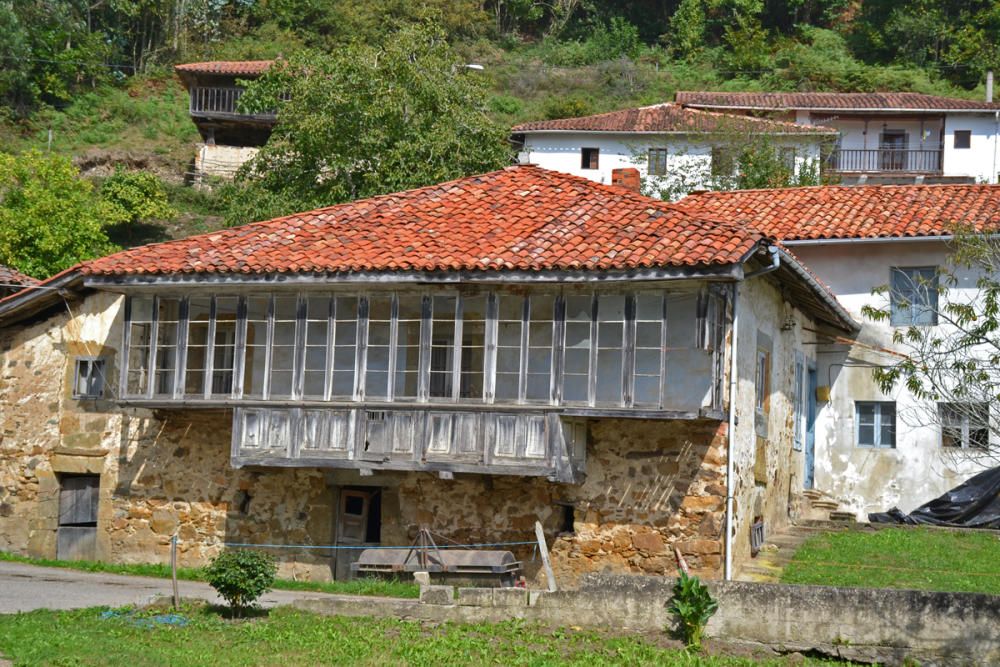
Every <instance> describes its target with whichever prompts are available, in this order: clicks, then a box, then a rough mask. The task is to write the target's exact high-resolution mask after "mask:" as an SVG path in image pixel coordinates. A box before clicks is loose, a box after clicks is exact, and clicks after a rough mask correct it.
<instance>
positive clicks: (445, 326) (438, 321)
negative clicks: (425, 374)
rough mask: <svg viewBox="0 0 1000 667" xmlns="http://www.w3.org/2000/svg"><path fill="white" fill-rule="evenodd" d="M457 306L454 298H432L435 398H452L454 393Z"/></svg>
mask: <svg viewBox="0 0 1000 667" xmlns="http://www.w3.org/2000/svg"><path fill="white" fill-rule="evenodd" d="M456 305H457V298H456V297H454V296H435V297H433V298H432V310H431V313H432V315H431V317H432V321H431V365H430V395H431V396H432V397H435V398H450V397H451V396H452V393H453V392H452V369H453V368H454V361H455V308H456Z"/></svg>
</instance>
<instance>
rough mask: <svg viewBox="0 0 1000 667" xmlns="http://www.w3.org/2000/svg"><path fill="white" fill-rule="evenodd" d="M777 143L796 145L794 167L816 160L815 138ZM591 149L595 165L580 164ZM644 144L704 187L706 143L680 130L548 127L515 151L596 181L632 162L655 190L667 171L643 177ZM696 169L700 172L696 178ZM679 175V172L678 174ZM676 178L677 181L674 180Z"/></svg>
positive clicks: (778, 139)
mask: <svg viewBox="0 0 1000 667" xmlns="http://www.w3.org/2000/svg"><path fill="white" fill-rule="evenodd" d="M774 144H775V145H776V146H779V147H794V148H795V149H796V169H797V170H798V169H801V168H802V167H803V166H804V165H807V164H809V163H814V164H818V160H819V157H820V141H819V138H818V137H815V136H808V137H790V136H780V137H775V138H774ZM584 148H597V149H599V151H600V158H599V160H598V167H599V168H598V169H583V168H582V150H583V149H584ZM650 148H667V149H668V150H669V156H668V159H667V171H668V172H672V173H673V174H675V175H677V176H674V178H684V179H685V180H686V181H687V185H689V186H690V189H705V188H707V187H708V185H709V184H708V178H709V177H710V176H711V165H712V146H711V143H709V142H705V141H692V140H690V139H689V138H687V137H685V136H683V135H650V134H641V133H630V134H626V133H622V134H615V133H610V132H607V133H605V132H551V133H548V132H547V133H533V134H527V135H525V141H524V147H523V149H522V150H521V152H520V153H519V154H518V161H519V162H521V163H522V164H529V163H530V164H537V165H538V166H540V167H543V168H545V169H552V170H553V171H561V172H563V173H567V174H573V175H575V176H582V177H584V178H588V179H590V180H592V181H596V182H598V183H605V184H610V183H611V172H612V171H613V170H615V169H620V168H623V167H635V168H637V169H638V170H639V174H640V176H641V177H642V178H643V179H649V181H648V185H649V187H650V189H651V190H653V191H655V190H658V189H659V188H661V187H666V186H667V185H668V184H669V181H670V179H671V178H672V177H671V176H669V175H668V176H667V177H655V176H654V177H652V178H650V177H649V162H648V151H649V149H650ZM698 174H701V175H702V177H701V178H698ZM681 175H682V176H681ZM675 182H678V181H675Z"/></svg>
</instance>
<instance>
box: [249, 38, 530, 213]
mask: <svg viewBox="0 0 1000 667" xmlns="http://www.w3.org/2000/svg"><path fill="white" fill-rule="evenodd" d="M482 76H483V75H482V74H480V73H478V72H474V71H467V69H466V68H465V66H464V64H463V63H462V61H461V60H460V59H459V58H458V57H457V56H456V54H455V53H454V52H453V51H452V50H451V48H450V47H449V46H448V44H447V43H446V42H445V41H444V39H443V36H442V34H441V32H440V31H438V30H437V29H434V28H430V27H427V26H425V25H421V26H415V27H409V28H404V29H402V30H400V31H398V32H397V33H395V34H394V35H393V36H392V37H391V38H390V39H388V40H387V41H386V43H385V44H384V45H382V46H373V45H369V44H352V45H349V46H346V47H344V48H342V49H338V50H337V51H335V52H334V53H331V54H320V53H316V52H303V53H301V54H300V55H298V56H295V57H293V58H292V59H291V60H289V61H287V62H283V63H281V64H279V65H277V66H275V67H272V68H271V69H270V70H269V71H268V72H267V74H265V75H264V76H262V77H261V78H260V79H258V80H256V81H253V82H248V83H247V90H246V93H245V94H244V95H243V97H242V98H241V99H240V103H241V104H242V105H243V108H244V109H245V110H246V111H250V112H253V111H260V110H263V109H277V111H278V123H277V125H276V126H275V129H274V133H273V134H272V135H271V138H270V140H269V141H268V143H267V145H266V146H264V147H263V149H262V150H261V151H260V152H259V153H258V154H257V156H256V157H255V158H254V159H253V160H252V161H251V162H249V163H248V164H247V165H245V166H244V168H243V169H242V170H241V173H240V174H239V175H238V182H237V184H236V186H235V188H236V191H235V192H233V191H232V190H231V191H230V196H229V199H230V201H235V200H238V201H241V202H243V205H242V206H239V207H237V210H236V211H235V212H234V214H233V215H231V216H230V221H231V222H248V221H250V220H252V219H261V218H264V217H271V216H274V215H278V214H281V213H290V212H293V211H295V210H303V209H307V208H315V207H317V206H326V205H330V204H335V203H338V202H344V201H349V200H353V199H358V198H363V197H371V196H374V195H378V194H384V193H388V192H397V191H399V190H406V189H409V188H415V187H420V186H424V185H430V184H433V183H439V182H441V181H446V180H449V179H454V178H459V177H462V176H467V175H469V174H475V173H480V172H484V171H490V170H493V169H497V168H500V167H503V166H504V165H507V164H509V163H510V161H511V157H512V156H511V150H510V147H509V145H508V143H507V128H506V127H504V126H502V125H500V124H499V123H497V122H495V121H493V120H491V119H490V117H489V116H488V115H487V110H488V100H489V95H488V89H487V87H486V85H485V83H484V82H483V80H482Z"/></svg>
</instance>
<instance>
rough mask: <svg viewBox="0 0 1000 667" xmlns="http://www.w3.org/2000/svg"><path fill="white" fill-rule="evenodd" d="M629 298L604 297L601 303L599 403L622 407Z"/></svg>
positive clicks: (598, 340)
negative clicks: (627, 302)
mask: <svg viewBox="0 0 1000 667" xmlns="http://www.w3.org/2000/svg"><path fill="white" fill-rule="evenodd" d="M624 333H625V297H624V296H621V295H616V294H602V295H600V296H599V297H598V300H597V395H596V397H595V401H596V402H597V403H605V404H614V405H620V404H621V403H622V400H623V397H622V365H623V360H624V354H623V351H622V341H623V339H624Z"/></svg>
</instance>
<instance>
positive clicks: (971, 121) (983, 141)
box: [944, 113, 1000, 183]
mask: <svg viewBox="0 0 1000 667" xmlns="http://www.w3.org/2000/svg"><path fill="white" fill-rule="evenodd" d="M955 130H971V131H972V141H971V145H970V147H969V148H955ZM998 130H1000V115H994V114H992V113H990V114H949V115H948V116H947V117H946V118H945V127H944V175H945V176H972V177H974V178H975V179H976V181H978V182H980V183H996V182H997V170H1000V154H998V152H997V149H998V146H997V140H998V137H997V134H998Z"/></svg>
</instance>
